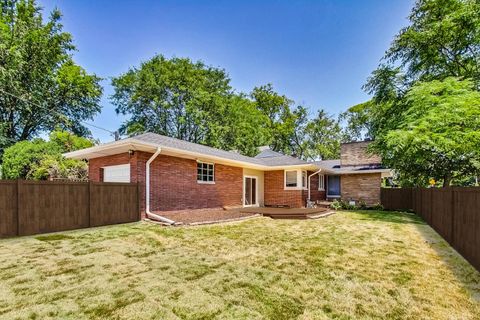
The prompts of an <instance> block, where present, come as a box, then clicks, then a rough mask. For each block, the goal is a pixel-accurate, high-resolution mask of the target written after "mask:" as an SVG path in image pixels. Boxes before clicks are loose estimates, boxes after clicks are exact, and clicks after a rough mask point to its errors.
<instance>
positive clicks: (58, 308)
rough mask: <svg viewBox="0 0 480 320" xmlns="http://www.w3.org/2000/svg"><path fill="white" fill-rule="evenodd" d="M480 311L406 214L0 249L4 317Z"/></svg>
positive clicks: (464, 274) (454, 264) (473, 290)
mask: <svg viewBox="0 0 480 320" xmlns="http://www.w3.org/2000/svg"><path fill="white" fill-rule="evenodd" d="M479 301H480V274H479V273H478V272H477V271H475V270H474V269H473V268H472V267H471V266H470V265H469V264H467V263H466V262H465V260H464V259H463V258H461V257H460V256H459V255H458V254H457V253H456V252H455V251H454V250H453V249H451V248H450V246H448V244H447V243H446V242H445V241H443V240H442V239H441V238H440V237H439V236H438V235H437V234H436V233H435V232H434V231H433V230H432V229H431V228H430V227H429V226H427V225H425V224H424V223H423V222H422V221H421V220H420V219H419V218H417V217H416V216H414V215H410V214H404V213H384V212H340V213H337V214H336V215H333V216H330V217H328V218H326V219H319V220H306V221H298V220H297V221H291V220H285V221H280V220H271V219H268V218H259V219H253V220H249V221H243V222H237V223H229V224H224V225H211V226H201V227H181V228H165V227H161V226H158V225H154V224H148V223H136V224H128V225H121V226H111V227H103V228H96V229H90V230H80V231H73V232H65V233H61V234H50V235H42V236H37V237H24V238H17V239H7V240H2V241H0V319H16V318H19V319H330V318H337V319H359V318H362V319H383V318H389V319H475V318H477V319H478V314H480V302H479Z"/></svg>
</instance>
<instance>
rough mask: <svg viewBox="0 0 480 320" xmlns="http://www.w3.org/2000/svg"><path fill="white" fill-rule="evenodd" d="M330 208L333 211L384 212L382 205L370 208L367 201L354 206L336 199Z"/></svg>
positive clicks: (378, 204)
mask: <svg viewBox="0 0 480 320" xmlns="http://www.w3.org/2000/svg"><path fill="white" fill-rule="evenodd" d="M330 208H331V209H333V210H377V211H383V210H384V208H383V206H382V205H381V204H380V203H377V204H374V205H373V206H368V205H367V204H366V203H365V201H359V202H358V205H353V204H350V203H349V202H347V201H344V200H336V199H335V200H334V201H333V202H332V203H331V204H330Z"/></svg>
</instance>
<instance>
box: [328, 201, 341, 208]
mask: <svg viewBox="0 0 480 320" xmlns="http://www.w3.org/2000/svg"><path fill="white" fill-rule="evenodd" d="M330 208H332V209H333V210H340V209H342V203H341V202H340V201H338V200H337V199H335V200H333V202H332V203H331V204H330Z"/></svg>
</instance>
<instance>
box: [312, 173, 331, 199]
mask: <svg viewBox="0 0 480 320" xmlns="http://www.w3.org/2000/svg"><path fill="white" fill-rule="evenodd" d="M312 173H313V172H311V171H309V172H308V175H311V174H312ZM324 178H325V177H324ZM310 184H311V186H310V198H311V200H312V201H317V200H325V199H327V196H326V192H325V191H319V190H318V174H316V175H313V176H312V177H311V178H310ZM324 186H326V184H325V183H324ZM307 192H308V191H307ZM307 197H308V193H307Z"/></svg>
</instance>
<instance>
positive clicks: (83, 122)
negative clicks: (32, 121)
mask: <svg viewBox="0 0 480 320" xmlns="http://www.w3.org/2000/svg"><path fill="white" fill-rule="evenodd" d="M0 91H1V92H3V93H4V94H7V95H9V96H12V97H14V98H17V99H19V100H22V101H24V102H26V103H30V104H32V105H34V106H37V107H39V108H43V106H41V105H40V104H38V103H36V102H33V101H30V100H28V99H26V98H23V97H19V96H17V95H15V94H13V93H10V92H7V91H5V90H3V89H0ZM52 111H53V112H55V113H56V114H57V115H59V116H61V117H66V115H64V114H62V113H60V112H58V111H56V110H52ZM78 122H80V123H82V124H84V125H87V126H91V127H93V128H97V129H99V130H103V131H106V132H108V133H110V134H112V135H113V136H114V137H115V140H119V139H120V134H119V132H118V131H111V130H108V129H105V128H102V127H100V126H97V125H94V124H91V123H88V122H85V121H81V120H79V121H78Z"/></svg>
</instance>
